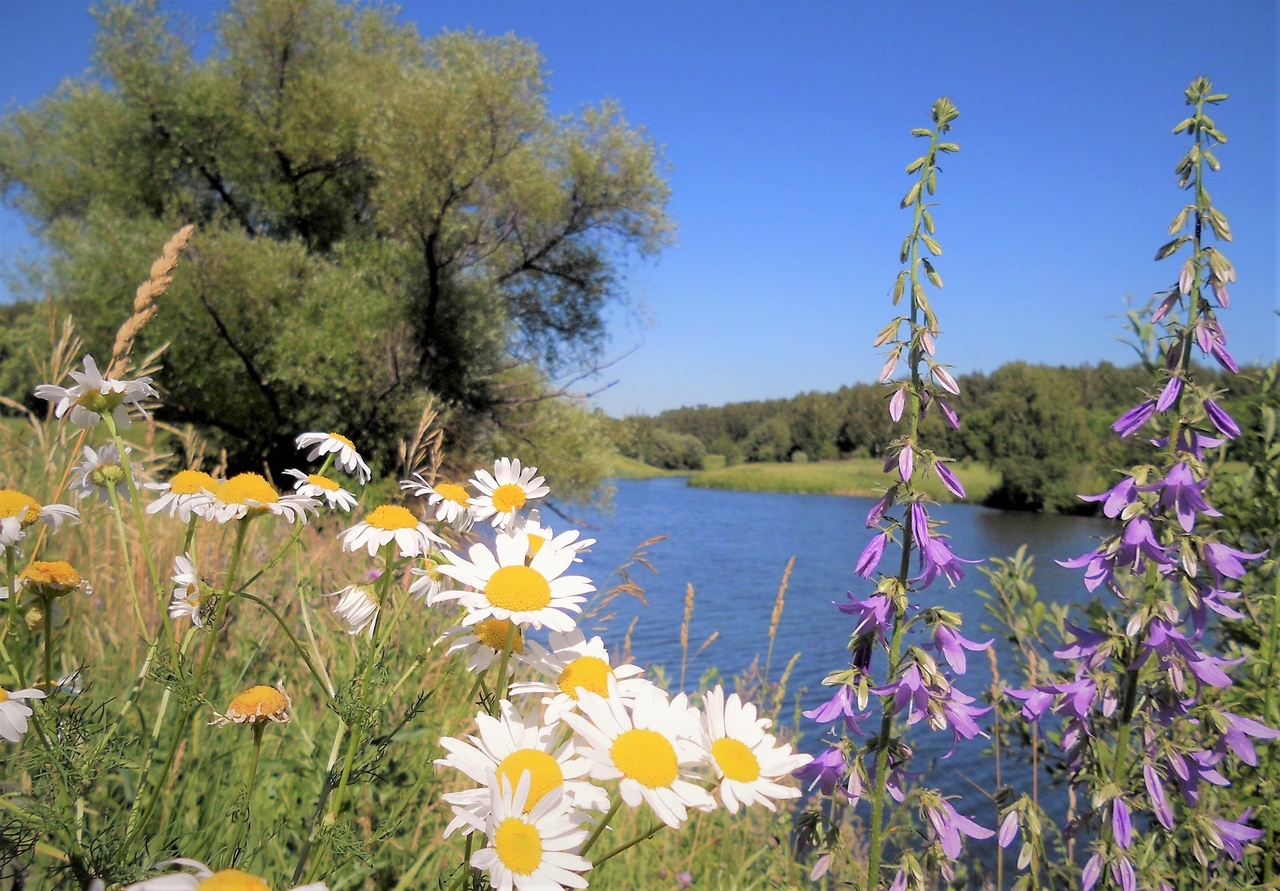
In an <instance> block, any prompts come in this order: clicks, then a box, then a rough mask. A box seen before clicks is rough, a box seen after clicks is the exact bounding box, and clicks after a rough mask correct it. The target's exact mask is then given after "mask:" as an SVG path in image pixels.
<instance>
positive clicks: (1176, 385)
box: [1156, 374, 1182, 411]
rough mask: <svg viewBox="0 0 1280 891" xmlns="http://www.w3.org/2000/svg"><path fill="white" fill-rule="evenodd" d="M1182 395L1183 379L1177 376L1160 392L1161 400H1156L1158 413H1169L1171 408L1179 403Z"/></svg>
mask: <svg viewBox="0 0 1280 891" xmlns="http://www.w3.org/2000/svg"><path fill="white" fill-rule="evenodd" d="M1181 395H1182V378H1181V377H1179V376H1178V375H1176V374H1175V375H1174V376H1173V377H1171V378H1169V382H1168V383H1167V384H1165V385H1164V389H1163V390H1161V391H1160V398H1159V399H1157V400H1156V411H1168V410H1169V406H1171V405H1173V404H1174V403H1175V402H1177V401H1178V397H1179V396H1181Z"/></svg>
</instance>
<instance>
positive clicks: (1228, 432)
mask: <svg viewBox="0 0 1280 891" xmlns="http://www.w3.org/2000/svg"><path fill="white" fill-rule="evenodd" d="M1204 413H1205V414H1206V415H1208V416H1209V420H1210V421H1211V422H1212V423H1213V426H1215V427H1217V428H1218V430H1220V431H1221V432H1222V435H1223V436H1225V437H1227V438H1228V439H1235V438H1236V437H1238V436H1239V435H1240V425H1239V424H1237V423H1236V421H1235V418H1233V417H1231V415H1229V414H1227V413H1226V412H1225V411H1224V410H1223V409H1222V407H1221V406H1220V405H1218V403H1216V402H1214V401H1213V400H1212V399H1206V400H1205V401H1204Z"/></svg>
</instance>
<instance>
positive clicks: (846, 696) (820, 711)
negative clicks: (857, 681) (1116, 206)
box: [801, 684, 867, 736]
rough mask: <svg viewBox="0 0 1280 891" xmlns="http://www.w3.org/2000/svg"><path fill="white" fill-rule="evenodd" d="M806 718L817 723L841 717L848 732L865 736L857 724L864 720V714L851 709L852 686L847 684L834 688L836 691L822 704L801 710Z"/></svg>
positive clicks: (828, 722)
mask: <svg viewBox="0 0 1280 891" xmlns="http://www.w3.org/2000/svg"><path fill="white" fill-rule="evenodd" d="M801 714H802V715H804V716H805V717H806V718H810V719H812V720H814V721H817V722H818V723H819V724H830V723H831V722H832V721H834V720H836V718H840V717H843V718H844V725H845V727H846V728H848V730H849V732H850V733H854V734H857V735H858V736H866V735H867V734H866V732H865V731H864V730H863V729H862V727H861V725H859V724H858V721H859V720H865V719H866V717H867V716H866V715H860V714H858V713H857V712H855V711H854V709H853V688H852V687H850V686H849V685H848V684H841V685H840V686H839V687H837V688H836V693H835V695H834V696H832V697H831V698H830V699H828V700H827V701H826V702H824V703H823V704H822V705H820V706H818V707H817V708H815V709H810V710H809V711H807V712H801Z"/></svg>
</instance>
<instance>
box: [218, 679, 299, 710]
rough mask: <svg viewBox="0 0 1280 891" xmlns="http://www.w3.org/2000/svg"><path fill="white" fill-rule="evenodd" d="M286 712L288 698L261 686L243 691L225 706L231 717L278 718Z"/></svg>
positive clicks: (273, 688)
mask: <svg viewBox="0 0 1280 891" xmlns="http://www.w3.org/2000/svg"><path fill="white" fill-rule="evenodd" d="M288 710H289V697H287V696H285V695H284V694H283V693H281V692H280V691H279V690H277V689H276V688H275V687H266V686H262V685H259V686H257V687H251V688H250V689H248V690H245V691H244V692H243V693H241V694H240V695H239V696H237V697H236V698H235V699H233V700H231V705H229V706H227V714H228V715H230V716H232V717H237V716H244V717H249V718H256V717H263V718H270V717H272V716H273V715H274V716H275V717H280V716H282V715H283V714H284V713H285V712H287V711H288Z"/></svg>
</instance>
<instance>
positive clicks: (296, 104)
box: [0, 0, 672, 463]
mask: <svg viewBox="0 0 1280 891" xmlns="http://www.w3.org/2000/svg"><path fill="white" fill-rule="evenodd" d="M96 14H97V16H98V20H99V25H100V31H99V35H98V43H97V51H96V54H95V58H94V68H93V70H92V71H91V72H90V74H89V75H87V76H86V77H85V78H83V79H81V80H78V81H75V82H69V83H66V84H64V85H63V86H62V87H61V88H60V89H59V90H58V91H57V92H56V93H55V94H53V95H51V96H48V97H46V98H44V99H43V100H41V101H39V102H38V103H36V104H35V105H33V106H32V107H29V108H24V109H19V110H17V111H15V112H13V113H11V114H9V115H7V116H6V117H5V118H4V119H3V122H2V124H0V189H3V194H4V197H5V199H6V200H7V201H8V202H10V203H11V204H13V205H15V206H17V207H19V208H21V209H22V210H23V211H25V212H26V213H27V214H28V215H29V217H30V218H31V220H32V221H33V223H34V226H35V227H36V228H37V229H38V231H39V232H40V233H41V234H42V235H43V237H44V238H45V239H46V240H47V242H48V244H49V245H50V246H51V247H52V248H53V255H52V256H53V259H52V261H51V269H50V270H49V272H50V274H49V277H48V281H49V297H50V299H53V300H55V301H57V302H58V303H59V304H60V305H62V306H64V307H66V308H67V309H68V310H70V311H71V312H73V313H74V314H75V317H76V319H77V323H78V325H79V330H80V333H81V335H82V336H83V337H84V338H85V340H86V342H87V344H88V345H89V347H90V348H91V349H93V350H94V351H95V352H99V353H101V352H103V351H105V350H106V349H109V346H110V343H111V336H112V333H113V332H114V329H115V327H116V326H117V325H118V324H119V323H120V321H121V320H122V319H123V318H124V317H125V316H127V315H128V312H129V307H130V300H131V295H132V291H133V288H134V287H136V284H137V282H138V281H139V280H141V279H142V278H143V277H144V276H145V271H146V269H147V264H149V263H150V261H151V258H152V256H153V255H154V254H155V252H156V250H157V249H158V247H159V245H160V244H161V243H163V241H164V240H165V238H166V237H167V235H168V234H169V233H170V232H171V231H172V230H173V229H176V228H177V227H178V226H179V225H181V224H183V223H188V222H194V223H195V224H196V225H197V236H196V240H195V241H194V243H193V246H192V248H191V250H190V251H189V252H188V255H187V257H186V258H184V264H183V268H182V269H181V270H180V274H179V276H178V278H177V280H176V281H175V284H174V286H173V288H172V289H171V291H170V292H169V294H168V295H167V296H166V298H165V301H164V305H163V306H162V308H161V312H160V314H159V316H158V317H157V318H156V320H155V321H154V322H153V323H152V324H151V325H150V326H149V327H148V328H147V329H146V331H145V332H144V343H143V346H144V347H154V346H156V345H158V344H160V343H163V342H165V341H169V342H171V344H172V346H171V348H170V349H169V350H168V352H167V353H166V354H165V355H164V359H163V361H164V366H165V367H164V371H163V373H162V375H161V377H160V383H161V384H162V385H163V387H164V389H165V390H166V393H165V396H166V409H165V411H166V412H167V413H168V415H169V417H170V418H172V419H175V420H179V421H194V422H197V423H200V424H203V425H205V426H206V427H207V428H208V429H211V430H214V431H216V432H217V435H218V437H219V438H220V440H221V442H222V443H223V444H226V445H228V446H229V447H230V448H231V449H232V450H233V454H234V455H236V456H237V457H238V458H239V460H240V461H241V462H243V463H258V462H261V461H262V460H264V459H265V460H273V461H274V460H283V459H284V458H285V457H286V456H287V455H288V453H289V445H288V444H289V441H290V439H291V437H292V436H293V435H294V434H295V433H297V432H298V431H300V430H302V429H314V428H320V429H335V430H344V431H348V432H350V433H351V435H353V436H355V437H356V438H357V439H359V440H361V441H362V444H364V445H366V447H368V448H369V449H370V450H371V451H373V452H375V453H376V452H378V451H382V453H383V454H384V455H388V454H390V453H391V451H392V449H393V442H394V439H395V438H396V437H397V436H398V435H400V434H402V433H403V432H404V431H406V430H411V429H412V427H413V425H414V423H415V422H416V420H417V415H418V409H419V407H420V406H421V403H422V401H423V400H424V398H425V396H426V394H428V393H431V394H434V395H435V396H436V397H437V399H438V400H440V402H442V403H443V404H444V405H446V406H447V407H448V408H449V412H448V413H447V414H448V417H449V418H450V430H451V432H452V434H453V436H454V441H455V443H457V444H458V445H460V446H462V447H464V448H466V447H470V446H473V445H476V446H484V445H485V444H492V443H493V442H498V441H507V442H509V441H512V440H514V441H526V442H529V443H530V444H531V447H532V445H533V444H534V443H535V442H536V440H537V439H538V436H539V435H540V431H539V425H538V424H537V423H536V420H537V414H538V412H537V406H538V405H539V404H540V403H544V402H550V400H549V399H548V396H549V395H551V393H550V392H549V390H550V388H549V385H548V384H547V383H546V382H547V381H549V380H552V379H554V377H555V376H556V375H560V374H564V373H566V372H569V371H572V370H574V369H581V368H582V367H584V366H589V365H590V363H592V362H593V361H596V360H597V359H598V358H599V357H600V355H601V351H602V348H603V347H604V345H605V343H606V331H605V327H604V318H603V310H604V308H605V307H606V305H607V304H608V303H609V302H610V301H616V300H621V299H625V292H624V290H623V280H622V275H621V271H622V268H623V265H624V264H625V263H626V262H627V258H628V257H630V256H635V255H639V256H646V255H652V254H653V253H655V252H657V251H658V250H659V249H661V248H662V247H663V246H664V245H665V244H666V243H667V241H668V240H669V237H670V234H671V231H672V225H671V222H670V220H669V219H668V217H667V215H666V212H665V205H666V202H667V198H668V188H667V184H666V182H665V180H664V178H663V174H664V171H663V166H662V159H661V155H660V152H659V151H658V149H657V148H656V147H655V146H654V144H653V142H652V141H651V140H650V139H649V138H648V137H647V135H646V134H645V133H644V132H643V131H642V130H640V129H638V128H635V127H632V126H630V125H628V124H627V122H626V121H625V120H623V118H622V116H621V113H620V111H619V109H618V108H617V107H616V106H615V105H613V104H610V103H604V104H601V105H599V106H596V107H590V108H586V109H584V110H583V111H581V112H580V113H579V114H577V115H574V116H569V117H555V116H553V115H552V114H551V113H550V112H549V110H548V108H547V104H546V84H545V81H544V77H543V60H542V58H541V57H540V55H539V54H538V52H537V50H536V48H535V47H534V46H533V45H532V44H530V43H528V42H527V41H523V40H519V39H517V38H515V37H511V36H507V37H500V38H485V37H481V36H478V35H475V34H471V33H466V34H462V33H444V34H441V35H438V36H435V37H432V38H430V39H428V40H425V41H424V40H422V39H421V38H420V37H419V36H418V34H417V33H416V31H415V30H414V29H413V28H412V27H411V26H405V25H401V24H399V23H397V22H396V21H395V19H394V18H393V17H392V15H391V13H389V12H388V11H385V10H382V9H379V8H369V7H364V6H355V5H347V4H342V3H339V2H337V0H237V2H233V3H232V4H231V6H230V9H229V11H228V12H227V13H226V14H224V15H223V16H222V17H221V19H220V21H219V26H218V37H217V42H216V45H215V47H214V49H213V51H212V52H211V53H209V54H208V56H207V57H206V58H204V59H202V60H197V59H196V56H195V53H194V50H193V47H192V45H191V44H190V43H188V42H185V41H184V40H183V39H182V38H181V37H180V36H179V34H178V31H177V30H176V29H175V27H174V24H173V22H171V21H170V19H169V18H168V17H167V16H166V15H165V14H164V12H163V11H162V10H161V9H160V8H159V7H158V5H157V4H156V3H155V2H131V3H120V2H111V3H108V4H106V5H104V6H102V7H100V8H99V9H98V10H97V13H96ZM545 414H546V415H547V416H548V417H551V418H553V419H554V421H553V423H550V424H548V425H546V426H547V428H548V429H551V430H559V429H561V428H562V426H563V423H564V419H565V408H564V406H555V407H554V408H551V407H550V406H548V411H547V412H545ZM513 419H515V420H513ZM582 423H583V424H586V423H588V421H587V420H586V418H585V415H584V417H583V419H582ZM578 432H579V433H580V432H581V431H578ZM588 438H590V437H588ZM577 439H578V440H581V437H580V436H579V437H577Z"/></svg>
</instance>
